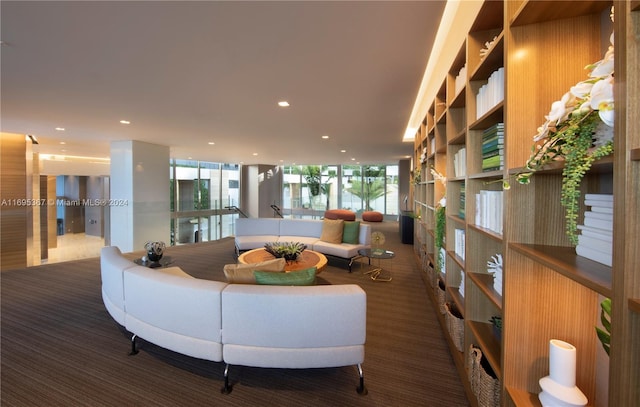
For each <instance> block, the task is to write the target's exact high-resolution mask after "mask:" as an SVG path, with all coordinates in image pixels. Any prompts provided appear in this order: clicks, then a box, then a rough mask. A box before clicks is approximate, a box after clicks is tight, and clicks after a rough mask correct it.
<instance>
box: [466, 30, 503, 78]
mask: <svg viewBox="0 0 640 407" xmlns="http://www.w3.org/2000/svg"><path fill="white" fill-rule="evenodd" d="M494 41H495V42H494V43H493V45H492V47H491V48H490V49H489V51H488V52H487V55H486V56H485V57H484V58H483V59H482V60H481V61H480V65H478V67H477V68H476V70H475V71H474V72H473V73H472V74H471V75H470V77H469V80H470V81H478V80H486V78H488V77H489V75H491V73H492V72H493V71H495V70H496V69H498V68H500V67H502V66H503V65H504V62H503V61H504V59H503V55H504V35H503V33H500V34H498V35H497V36H496V39H495V40H494Z"/></svg>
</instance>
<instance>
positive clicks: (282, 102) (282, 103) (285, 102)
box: [278, 100, 291, 107]
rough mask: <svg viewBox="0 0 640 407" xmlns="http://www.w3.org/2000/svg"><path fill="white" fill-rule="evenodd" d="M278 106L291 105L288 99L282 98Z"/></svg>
mask: <svg viewBox="0 0 640 407" xmlns="http://www.w3.org/2000/svg"><path fill="white" fill-rule="evenodd" d="M278 106H280V107H289V106H291V105H290V104H289V102H287V101H286V100H281V101H279V102H278Z"/></svg>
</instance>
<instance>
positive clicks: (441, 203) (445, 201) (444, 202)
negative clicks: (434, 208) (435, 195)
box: [438, 196, 447, 208]
mask: <svg viewBox="0 0 640 407" xmlns="http://www.w3.org/2000/svg"><path fill="white" fill-rule="evenodd" d="M438 204H439V205H440V206H441V207H443V208H444V207H446V206H447V197H446V196H443V197H442V199H441V200H439V201H438Z"/></svg>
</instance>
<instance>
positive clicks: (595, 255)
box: [576, 244, 613, 267]
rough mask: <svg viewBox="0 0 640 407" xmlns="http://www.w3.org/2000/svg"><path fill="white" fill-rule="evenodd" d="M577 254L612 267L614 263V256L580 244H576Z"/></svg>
mask: <svg viewBox="0 0 640 407" xmlns="http://www.w3.org/2000/svg"><path fill="white" fill-rule="evenodd" d="M576 254H578V256H582V257H585V258H587V259H589V260H593V261H597V262H598V263H601V264H604V265H605V266H609V267H611V265H612V264H613V256H610V255H607V254H604V253H602V252H599V251H597V250H592V249H590V248H588V247H585V246H582V245H580V244H578V245H577V246H576Z"/></svg>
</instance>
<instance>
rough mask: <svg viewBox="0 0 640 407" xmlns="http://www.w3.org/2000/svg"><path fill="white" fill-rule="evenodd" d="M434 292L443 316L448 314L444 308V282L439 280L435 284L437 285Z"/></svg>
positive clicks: (434, 286)
mask: <svg viewBox="0 0 640 407" xmlns="http://www.w3.org/2000/svg"><path fill="white" fill-rule="evenodd" d="M433 292H434V294H435V297H436V301H437V303H438V309H439V310H440V313H441V314H444V313H445V312H446V309H445V308H444V294H445V285H444V282H442V280H439V279H438V280H437V281H436V282H435V284H434V285H433Z"/></svg>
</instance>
